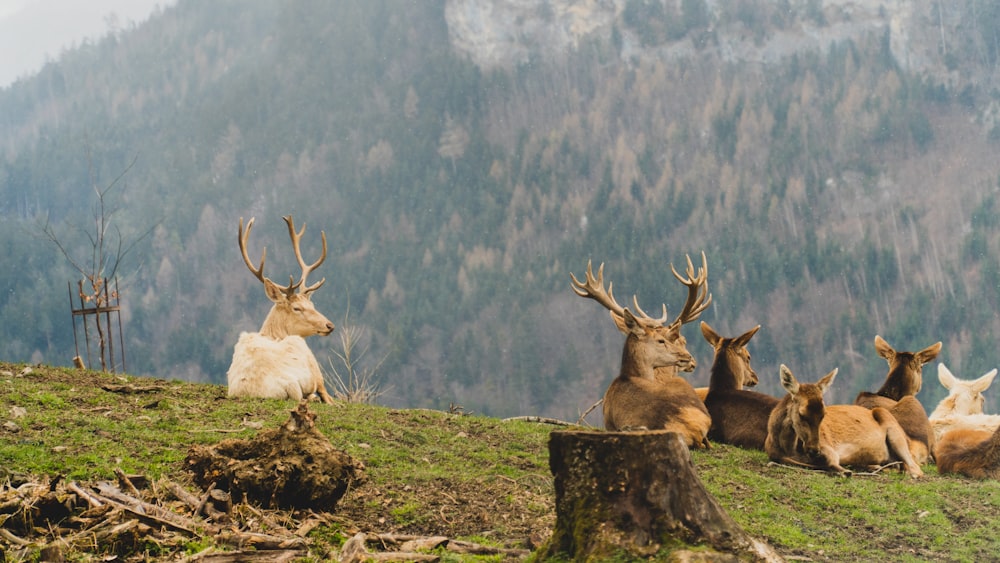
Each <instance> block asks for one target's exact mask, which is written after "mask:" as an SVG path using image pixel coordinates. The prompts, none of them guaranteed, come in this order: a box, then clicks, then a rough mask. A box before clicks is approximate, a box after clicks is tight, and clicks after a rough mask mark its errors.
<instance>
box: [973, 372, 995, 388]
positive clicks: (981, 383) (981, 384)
mask: <svg viewBox="0 0 1000 563" xmlns="http://www.w3.org/2000/svg"><path fill="white" fill-rule="evenodd" d="M996 375H997V370H996V369H995V368H994V369H991V370H990V371H988V372H986V374H985V375H983V376H982V377H980V378H979V379H977V380H975V381H973V382H972V387H973V388H974V389H975V390H976V391H979V392H980V393H982V392H983V391H986V390H987V389H989V387H990V384H991V383H993V378H994V377H996Z"/></svg>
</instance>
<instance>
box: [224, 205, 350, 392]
mask: <svg viewBox="0 0 1000 563" xmlns="http://www.w3.org/2000/svg"><path fill="white" fill-rule="evenodd" d="M283 219H284V220H285V223H287V224H288V235H289V236H290V237H291V239H292V246H293V247H294V249H295V258H296V259H298V262H299V266H301V267H302V278H301V279H299V281H297V282H294V277H293V276H289V278H288V285H285V286H281V285H278V284H276V283H274V282H273V281H271V280H270V279H268V278H266V277H264V259H265V258H266V257H267V248H264V251H263V252H262V253H261V256H260V265H259V266H257V267H256V268H255V267H254V265H253V262H251V261H250V256H248V255H247V239H248V238H249V237H250V229H251V228H253V221H254V220H253V219H252V218H251V219H250V221H249V222H248V223H247V227H246V231H244V230H243V218H242V217H240V231H239V244H240V251H241V253H242V254H243V261H244V262H245V263H246V265H247V268H250V271H251V272H253V275H254V276H256V277H257V279H258V280H260V281H261V283H263V284H264V292H265V293H266V294H267V297H268V299H270V300H271V301H273V302H274V306H273V307H271V312H270V313H268V314H267V318H266V319H264V324H263V326H261V327H260V331H259V332H244V333H242V334H240V338H239V341H237V342H236V348H235V349H234V350H233V362H232V364H230V366H229V372H228V373H227V378H228V380H229V396H230V397H261V398H266V399H294V400H296V401H298V400H301V399H302V398H309V397H310V396H312V395H314V394H315V395H319V398H320V400H321V401H323V402H324V403H332V402H333V397H331V396H330V394H329V393H327V391H326V385H325V382H324V380H323V372H322V371H320V368H319V363H318V362H317V361H316V356H314V355H313V353H312V351H311V350H310V349H309V345H308V344H306V341H305V337H307V336H312V335H314V334H319V335H323V336H326V335H328V334H330V333H331V332H333V323H332V322H330V320H329V319H327V318H326V317H324V316H323V314H322V313H320V312H319V311H317V310H316V307H315V306H314V305H313V304H312V301H311V300H310V299H311V295H312V292H314V291H316V290H317V289H319V287H320V286H321V285H323V282H325V281H326V278H323V279H322V280H320V281H318V282H316V283H314V284H312V285H306V277H307V276H308V275H309V273H310V272H312V271H313V270H314V269H315V268H317V267H318V266H319V265H320V264H322V263H323V260H325V259H326V233H325V232H321V235H322V238H323V255H322V256H320V257H319V260H317V261H316V262H314V263H312V264H310V265H307V264H306V263H305V261H304V260H303V259H302V251H301V250H300V248H299V242H300V240H301V238H302V233H304V232H305V230H306V226H305V224H303V225H302V230H300V231H298V232H296V231H295V224H294V223H293V222H292V216H291V215H289V216H287V217H283ZM297 289H298V290H300V291H299V292H296V290H297Z"/></svg>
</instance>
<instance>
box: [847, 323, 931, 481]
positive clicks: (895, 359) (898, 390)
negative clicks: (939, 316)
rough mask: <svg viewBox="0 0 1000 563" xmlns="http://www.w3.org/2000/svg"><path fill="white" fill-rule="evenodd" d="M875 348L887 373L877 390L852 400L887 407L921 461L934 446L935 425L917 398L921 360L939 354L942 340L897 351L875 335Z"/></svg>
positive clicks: (922, 461) (857, 402)
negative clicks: (915, 350) (916, 350)
mask: <svg viewBox="0 0 1000 563" xmlns="http://www.w3.org/2000/svg"><path fill="white" fill-rule="evenodd" d="M875 351H876V352H878V355H879V356H880V357H882V358H884V359H885V361H886V362H888V363H889V373H888V374H887V375H886V378H885V383H883V384H882V387H880V388H879V390H878V391H877V392H875V393H870V392H867V391H862V392H861V393H858V396H857V397H856V398H855V399H854V404H856V405H860V406H862V407H866V408H869V409H870V408H874V407H882V408H885V409H888V410H889V412H891V413H892V415H893V416H894V417H896V420H897V421H898V422H899V425H900V426H902V427H903V430H905V431H906V435H907V436H908V437H909V440H910V453H911V454H912V455H913V459H915V460H917V463H919V464H924V463H926V462H927V460H928V459H929V458H930V455H931V453H932V452H933V450H934V429H933V428H932V427H931V423H930V418H929V417H928V416H927V411H926V410H925V409H924V406H923V405H922V404H921V403H920V401H919V400H918V399H917V393H919V392H920V388H921V386H922V385H923V367H924V364H926V363H928V362H931V361H933V360H934V358H936V357H937V356H938V354H939V353H940V352H941V343H940V342H937V343H935V344H932V345H930V346H928V347H927V348H924V349H923V350H921V351H919V352H898V351H896V350H895V349H894V348H893V347H892V346H890V345H889V343H888V342H886V341H885V340H884V339H883V338H882V337H881V336H878V335H876V336H875Z"/></svg>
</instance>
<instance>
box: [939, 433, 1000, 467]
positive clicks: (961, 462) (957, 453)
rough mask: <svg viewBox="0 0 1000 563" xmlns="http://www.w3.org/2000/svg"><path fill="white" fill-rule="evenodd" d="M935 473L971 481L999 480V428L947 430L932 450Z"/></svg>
mask: <svg viewBox="0 0 1000 563" xmlns="http://www.w3.org/2000/svg"><path fill="white" fill-rule="evenodd" d="M934 459H935V461H936V462H937V468H938V473H958V474H959V475H965V476H966V477H972V478H973V479H1000V427H998V428H996V429H994V430H992V431H988V430H979V429H972V428H958V429H955V430H949V431H947V432H945V433H944V434H943V435H942V436H941V440H940V441H938V443H937V444H936V445H935V447H934Z"/></svg>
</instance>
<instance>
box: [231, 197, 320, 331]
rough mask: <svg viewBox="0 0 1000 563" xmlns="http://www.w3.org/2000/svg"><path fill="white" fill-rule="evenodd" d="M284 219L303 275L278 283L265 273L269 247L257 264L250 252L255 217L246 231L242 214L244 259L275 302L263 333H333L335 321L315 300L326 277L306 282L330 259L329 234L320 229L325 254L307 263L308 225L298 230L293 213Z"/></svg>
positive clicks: (241, 250) (241, 228) (241, 239)
mask: <svg viewBox="0 0 1000 563" xmlns="http://www.w3.org/2000/svg"><path fill="white" fill-rule="evenodd" d="M282 219H284V220H285V223H286V224H287V225H288V236H289V237H291V239H292V247H293V248H294V250H295V258H296V259H297V260H298V262H299V266H300V267H301V268H302V277H301V278H299V281H294V277H293V276H288V285H278V284H276V283H274V282H273V281H271V280H270V279H269V278H267V277H265V276H264V260H265V259H266V258H267V248H266V247H265V248H264V250H263V251H262V252H261V255H260V265H259V266H257V267H254V265H253V262H251V261H250V256H249V255H248V254H247V239H248V238H249V237H250V229H252V228H253V221H254V220H253V218H251V219H250V221H249V222H247V226H246V231H244V230H243V218H242V217H240V231H239V243H240V252H241V253H242V254H243V262H245V263H246V265H247V268H249V269H250V272H251V273H253V275H254V276H255V277H256V278H257V279H258V280H260V282H261V283H263V284H264V293H266V294H267V297H268V299H270V300H271V301H272V302H273V303H274V306H273V307H271V312H270V313H268V315H267V318H266V319H264V324H263V326H261V329H260V333H261V334H262V335H264V336H268V337H270V338H273V339H275V340H281V339H283V338H285V337H286V336H290V335H294V336H301V337H303V338H305V337H307V336H312V335H314V334H318V335H322V336H326V335H328V334H330V333H331V332H333V328H334V327H333V323H332V322H330V319H327V318H326V317H325V316H323V314H322V313H320V312H319V311H317V310H316V307H315V306H314V305H313V304H312V300H311V296H312V293H313V292H314V291H316V290H317V289H319V288H320V286H322V285H323V283H324V282H325V281H326V278H323V279H321V280H320V281H318V282H316V283H314V284H312V285H306V278H307V277H308V276H309V274H310V272H312V271H313V270H314V269H316V268H317V267H319V265H320V264H322V263H323V261H324V260H326V233H325V232H322V231H321V232H320V235H321V236H322V239H323V254H322V255H321V256H320V257H319V259H318V260H316V261H315V262H313V263H312V264H306V262H305V260H303V259H302V250H301V249H300V241H301V239H302V234H303V233H304V232H305V230H306V226H305V224H303V225H302V229H301V230H299V231H297V232H296V230H295V224H294V223H293V222H292V216H291V215H288V216H285V217H282Z"/></svg>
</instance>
